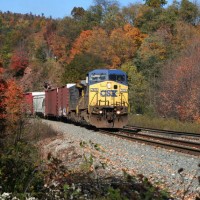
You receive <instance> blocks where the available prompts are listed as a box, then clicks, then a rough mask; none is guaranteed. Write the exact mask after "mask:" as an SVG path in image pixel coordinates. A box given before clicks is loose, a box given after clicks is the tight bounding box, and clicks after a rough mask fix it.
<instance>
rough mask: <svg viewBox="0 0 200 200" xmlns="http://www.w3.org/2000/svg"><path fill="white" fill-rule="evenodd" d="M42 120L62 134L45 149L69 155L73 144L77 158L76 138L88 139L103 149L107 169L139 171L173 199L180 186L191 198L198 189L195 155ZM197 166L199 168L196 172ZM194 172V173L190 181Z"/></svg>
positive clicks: (68, 156) (44, 147)
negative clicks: (181, 170)
mask: <svg viewBox="0 0 200 200" xmlns="http://www.w3.org/2000/svg"><path fill="white" fill-rule="evenodd" d="M42 121H43V122H45V123H47V124H49V125H51V126H52V127H53V128H54V129H55V130H56V131H58V132H59V133H61V135H62V138H57V139H56V140H54V141H51V142H49V143H48V144H46V145H44V146H43V149H44V151H46V152H47V153H48V151H54V154H55V155H56V154H60V153H61V152H63V153H62V155H61V157H63V159H64V157H65V158H66V159H70V156H71V158H72V155H69V154H68V153H67V152H68V150H69V148H72V146H73V148H74V147H75V148H76V155H73V157H74V156H75V157H77V158H78V157H79V154H81V151H82V150H81V148H80V142H81V141H85V142H86V143H87V142H89V141H92V142H93V143H97V144H100V145H101V146H102V147H103V148H104V149H105V152H104V153H102V156H103V157H104V158H106V159H108V160H109V168H108V170H110V171H113V173H115V174H118V175H120V174H121V173H122V170H124V169H125V170H126V171H127V172H130V173H132V174H143V175H144V176H146V177H147V178H148V179H149V180H151V181H152V183H154V184H159V185H160V186H161V187H163V188H168V190H169V192H170V193H171V195H172V196H173V197H175V199H181V196H182V193H183V189H184V186H185V187H186V188H187V187H188V186H189V193H188V198H187V199H193V198H194V196H195V195H196V194H198V193H199V192H200V187H199V184H198V180H197V177H198V176H200V170H199V169H200V167H198V164H199V163H200V158H199V157H196V156H191V155H187V154H183V153H180V152H175V151H174V150H167V149H164V148H159V147H155V146H150V145H146V144H142V143H138V142H132V141H128V140H125V139H120V138H117V137H115V136H109V135H105V134H102V133H100V132H96V131H94V130H89V129H87V128H84V127H81V126H76V125H73V124H68V123H64V122H58V121H49V120H42ZM77 160H78V159H77ZM76 164H78V161H77V163H76ZM180 168H183V169H184V171H183V172H182V173H181V174H182V175H183V177H184V179H182V178H181V176H180V174H179V173H178V170H179V169H180ZM197 170H199V171H198V172H197ZM195 173H196V176H195V178H194V180H193V181H192V179H193V177H194V175H195ZM183 180H184V181H183ZM191 181H192V183H191Z"/></svg>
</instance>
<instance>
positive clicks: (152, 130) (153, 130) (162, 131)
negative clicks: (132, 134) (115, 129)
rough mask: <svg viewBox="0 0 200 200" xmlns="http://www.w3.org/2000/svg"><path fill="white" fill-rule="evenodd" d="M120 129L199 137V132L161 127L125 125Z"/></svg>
mask: <svg viewBox="0 0 200 200" xmlns="http://www.w3.org/2000/svg"><path fill="white" fill-rule="evenodd" d="M122 130H129V131H131V130H132V131H137V132H139V131H150V132H154V133H160V134H165V135H170V136H174V137H179V136H184V137H185V136H189V137H195V138H200V133H189V132H179V131H171V130H162V129H153V128H145V127H140V126H125V127H124V129H122Z"/></svg>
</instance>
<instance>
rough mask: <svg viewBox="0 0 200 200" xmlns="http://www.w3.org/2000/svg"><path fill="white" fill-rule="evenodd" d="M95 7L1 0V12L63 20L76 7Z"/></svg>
mask: <svg viewBox="0 0 200 200" xmlns="http://www.w3.org/2000/svg"><path fill="white" fill-rule="evenodd" d="M118 2H119V3H120V6H127V5H129V4H130V3H135V2H142V0H118ZM92 5H94V2H93V0H0V11H2V12H7V11H10V12H14V13H22V14H26V13H30V12H31V13H32V14H36V15H41V14H42V13H43V14H44V15H45V16H46V17H50V16H51V17H53V18H63V17H65V16H70V13H71V11H72V9H73V8H74V7H83V8H84V9H85V10H87V9H88V8H89V7H90V6H92Z"/></svg>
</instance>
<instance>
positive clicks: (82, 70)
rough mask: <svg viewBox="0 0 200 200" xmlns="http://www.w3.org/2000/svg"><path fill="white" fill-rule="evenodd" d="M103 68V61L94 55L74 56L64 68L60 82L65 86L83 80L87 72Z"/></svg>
mask: <svg viewBox="0 0 200 200" xmlns="http://www.w3.org/2000/svg"><path fill="white" fill-rule="evenodd" d="M103 66H105V64H104V63H103V61H102V60H101V59H100V58H99V57H97V56H95V55H92V54H87V53H85V54H79V55H76V56H75V57H74V59H73V60H72V62H71V63H70V64H68V65H67V66H66V67H65V73H64V74H63V81H62V82H63V83H64V84H66V83H71V82H77V81H78V80H85V77H86V75H87V73H88V72H89V71H91V70H93V69H96V68H102V67H103ZM104 68H105V67H104Z"/></svg>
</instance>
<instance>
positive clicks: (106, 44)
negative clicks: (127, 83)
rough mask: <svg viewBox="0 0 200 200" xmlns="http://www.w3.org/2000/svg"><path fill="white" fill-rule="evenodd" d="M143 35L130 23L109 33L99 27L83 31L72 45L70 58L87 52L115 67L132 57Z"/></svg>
mask: <svg viewBox="0 0 200 200" xmlns="http://www.w3.org/2000/svg"><path fill="white" fill-rule="evenodd" d="M145 37H146V35H145V34H142V33H141V32H140V31H139V29H138V28H135V27H133V26H131V25H130V24H126V25H125V26H124V27H123V28H118V29H115V30H113V31H112V32H111V34H110V35H109V34H108V33H107V32H106V31H105V30H103V29H101V28H98V29H93V30H88V31H83V32H82V33H81V35H80V36H79V38H77V39H76V41H75V43H74V45H73V47H72V50H71V55H70V59H71V60H72V59H74V57H75V55H77V54H80V53H84V52H87V53H91V54H94V55H96V56H98V57H100V58H101V59H102V60H104V61H105V62H106V63H107V64H108V65H109V66H110V67H113V68H117V67H119V66H120V65H121V64H122V63H124V62H126V61H129V60H131V59H133V57H134V56H135V53H136V51H137V49H138V48H139V47H140V45H141V43H142V42H143V40H144V38H145Z"/></svg>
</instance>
